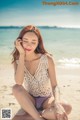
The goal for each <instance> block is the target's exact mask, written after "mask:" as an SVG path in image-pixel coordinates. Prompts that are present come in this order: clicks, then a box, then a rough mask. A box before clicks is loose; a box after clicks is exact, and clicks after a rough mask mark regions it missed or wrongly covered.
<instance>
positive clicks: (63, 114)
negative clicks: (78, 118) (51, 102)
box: [55, 103, 68, 120]
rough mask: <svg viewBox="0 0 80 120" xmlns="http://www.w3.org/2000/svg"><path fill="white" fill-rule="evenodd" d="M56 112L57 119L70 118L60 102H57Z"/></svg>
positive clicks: (66, 119) (65, 119) (64, 119)
mask: <svg viewBox="0 0 80 120" xmlns="http://www.w3.org/2000/svg"><path fill="white" fill-rule="evenodd" d="M55 112H56V119H57V120H68V116H67V114H66V112H65V110H64V108H63V106H62V105H61V104H60V103H56V104H55Z"/></svg>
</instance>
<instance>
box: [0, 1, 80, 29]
mask: <svg viewBox="0 0 80 120" xmlns="http://www.w3.org/2000/svg"><path fill="white" fill-rule="evenodd" d="M43 2H44V3H46V4H44V5H43ZM56 2H60V3H61V2H67V4H68V3H70V4H73V2H77V3H78V4H77V5H56V6H54V5H53V3H56ZM50 3H51V4H50ZM49 4H50V5H49ZM56 4H57V3H56ZM29 24H33V25H37V26H45V25H46V26H61V27H76V28H80V0H0V26H25V25H29Z"/></svg>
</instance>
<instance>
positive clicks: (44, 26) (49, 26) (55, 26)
mask: <svg viewBox="0 0 80 120" xmlns="http://www.w3.org/2000/svg"><path fill="white" fill-rule="evenodd" d="M35 26H36V27H43V28H73V29H74V28H79V29H80V27H74V26H73V27H72V26H68V27H67V26H57V25H35ZM3 27H6V28H8V27H11V28H15V27H17V28H20V27H25V25H0V28H3Z"/></svg>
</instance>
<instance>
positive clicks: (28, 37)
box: [22, 32, 38, 53]
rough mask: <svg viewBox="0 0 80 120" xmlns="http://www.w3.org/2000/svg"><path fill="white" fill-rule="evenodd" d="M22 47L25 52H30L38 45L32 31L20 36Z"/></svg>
mask: <svg viewBox="0 0 80 120" xmlns="http://www.w3.org/2000/svg"><path fill="white" fill-rule="evenodd" d="M22 41H23V42H22V45H23V48H24V49H25V51H26V52H27V53H32V52H34V51H35V49H36V48H37V46H38V37H37V35H36V34H35V33H34V32H27V33H25V34H24V36H23V38H22Z"/></svg>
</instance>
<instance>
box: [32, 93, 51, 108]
mask: <svg viewBox="0 0 80 120" xmlns="http://www.w3.org/2000/svg"><path fill="white" fill-rule="evenodd" d="M31 96H33V95H31ZM50 97H51V95H49V96H46V97H41V96H38V97H35V96H33V98H34V99H35V107H36V109H37V110H42V109H43V103H44V102H45V101H46V100H47V99H48V98H50Z"/></svg>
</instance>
